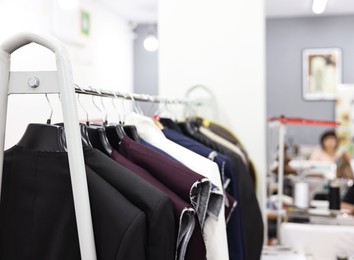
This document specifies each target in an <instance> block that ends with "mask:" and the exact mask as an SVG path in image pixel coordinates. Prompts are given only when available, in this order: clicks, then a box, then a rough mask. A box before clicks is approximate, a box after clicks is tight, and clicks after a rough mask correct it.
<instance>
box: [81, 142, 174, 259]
mask: <svg viewBox="0 0 354 260" xmlns="http://www.w3.org/2000/svg"><path fill="white" fill-rule="evenodd" d="M124 138H125V137H123V139H124ZM126 138H128V137H126ZM84 157H85V164H86V165H87V166H88V167H90V168H91V169H92V170H93V171H95V172H96V173H97V174H98V175H100V176H101V177H102V178H103V179H104V180H106V181H107V182H108V183H109V184H111V185H112V186H113V187H114V188H115V189H117V190H118V191H119V192H120V193H121V194H122V195H123V196H125V197H126V198H127V199H128V200H129V201H130V202H131V203H132V204H134V205H135V206H136V207H138V208H139V209H140V210H142V211H143V212H144V213H145V216H146V220H147V223H146V224H147V259H151V260H155V259H156V260H167V259H171V260H173V259H174V257H175V238H176V235H175V219H174V214H173V205H172V202H171V200H170V199H169V197H168V196H167V195H166V194H165V193H164V192H162V191H161V190H159V189H157V188H156V187H155V186H153V185H151V184H150V183H148V182H147V181H145V180H144V179H142V178H141V177H139V176H137V175H136V174H134V173H133V172H131V171H130V170H128V169H126V168H125V167H123V166H121V165H120V164H118V163H117V162H115V161H113V160H112V159H111V158H109V157H107V156H106V155H105V154H103V153H102V152H100V151H98V150H97V149H86V150H85V151H84Z"/></svg>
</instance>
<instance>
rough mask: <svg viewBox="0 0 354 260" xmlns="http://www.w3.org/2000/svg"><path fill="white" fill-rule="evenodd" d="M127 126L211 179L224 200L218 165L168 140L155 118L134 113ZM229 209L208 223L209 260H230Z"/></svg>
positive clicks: (204, 231) (221, 209)
mask: <svg viewBox="0 0 354 260" xmlns="http://www.w3.org/2000/svg"><path fill="white" fill-rule="evenodd" d="M126 124H131V125H135V126H136V128H137V131H138V134H139V136H140V137H141V138H143V139H144V140H145V141H147V142H148V143H150V144H152V145H154V146H155V147H157V148H159V149H161V150H163V151H164V152H166V153H168V154H169V155H171V156H172V157H174V158H175V159H176V160H178V161H179V162H181V163H182V164H184V165H185V166H186V167H188V168H189V169H191V170H192V171H195V172H196V173H198V174H200V175H202V176H205V177H207V178H208V179H210V181H211V182H212V183H213V184H214V185H215V186H216V187H217V188H218V189H219V191H220V193H219V195H220V197H221V198H222V200H224V198H223V186H222V182H221V176H220V172H219V169H218V166H217V164H216V163H214V162H212V161H210V160H208V159H206V158H204V157H202V156H200V155H198V154H196V153H194V152H192V151H190V150H188V149H186V148H184V147H182V146H180V145H178V144H176V143H174V142H172V141H170V140H168V139H167V138H166V137H165V136H164V134H163V133H162V132H161V130H160V129H159V128H158V127H157V126H156V125H155V123H154V122H153V121H152V119H151V118H148V117H145V116H142V115H138V114H136V113H132V114H130V115H128V116H127V117H126ZM224 215H225V209H224V204H223V203H222V205H221V208H220V212H219V215H218V216H214V217H213V216H211V215H210V214H209V217H208V218H207V219H206V220H205V223H204V227H203V233H204V239H205V245H206V250H207V259H208V260H229V253H228V245H227V235H226V223H225V217H224Z"/></svg>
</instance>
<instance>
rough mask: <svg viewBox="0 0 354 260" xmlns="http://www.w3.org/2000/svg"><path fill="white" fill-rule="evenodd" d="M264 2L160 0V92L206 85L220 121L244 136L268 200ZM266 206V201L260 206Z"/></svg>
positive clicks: (262, 193) (261, 192)
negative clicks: (213, 99)
mask: <svg viewBox="0 0 354 260" xmlns="http://www.w3.org/2000/svg"><path fill="white" fill-rule="evenodd" d="M263 9H264V3H263V1H261V0H248V1H232V0H217V1H216V0H160V1H159V19H158V22H159V39H160V50H159V51H160V53H159V55H160V58H159V62H160V63H159V68H160V70H159V87H160V94H162V95H167V96H183V95H184V93H185V92H186V91H187V89H188V88H189V87H191V86H192V85H195V84H203V85H205V86H207V87H208V88H210V90H212V91H213V92H214V94H215V96H216V99H217V103H218V108H219V116H220V118H219V121H220V122H222V123H223V124H225V125H226V126H229V127H230V128H231V129H233V131H234V132H235V133H236V134H237V135H238V136H239V138H240V139H241V140H242V142H243V143H244V145H245V146H246V148H247V150H248V152H249V154H250V156H251V158H252V159H253V160H254V162H255V165H256V168H257V171H258V174H259V184H260V185H259V186H258V187H259V190H258V195H259V198H264V197H265V176H266V150H265V149H266V148H265V144H266V111H265V108H266V107H265V99H266V93H265V50H264V49H265V15H264V10H263ZM261 203H262V204H263V203H264V202H261Z"/></svg>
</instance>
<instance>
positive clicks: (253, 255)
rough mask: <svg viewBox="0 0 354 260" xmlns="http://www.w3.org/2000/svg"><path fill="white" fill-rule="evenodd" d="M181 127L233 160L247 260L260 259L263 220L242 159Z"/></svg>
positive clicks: (196, 138)
mask: <svg viewBox="0 0 354 260" xmlns="http://www.w3.org/2000/svg"><path fill="white" fill-rule="evenodd" d="M179 126H180V127H181V129H182V131H183V133H184V134H186V135H187V136H189V137H191V138H194V139H195V140H197V141H199V142H201V143H203V144H205V145H206V146H209V147H211V148H212V149H215V150H216V151H218V152H220V153H222V154H224V155H225V156H227V157H229V159H230V160H231V162H232V165H233V168H234V170H235V172H237V173H238V175H237V176H238V187H239V191H240V200H239V201H238V202H239V203H240V206H241V209H242V210H241V215H242V223H243V228H244V236H245V246H246V250H245V256H246V259H247V260H248V259H249V260H258V259H260V255H261V252H262V248H263V229H264V226H263V219H262V214H261V211H260V208H259V205H258V200H257V197H256V194H255V191H254V188H253V187H254V186H253V182H252V179H251V176H250V174H249V172H248V169H247V168H246V166H245V164H244V163H243V161H242V159H241V157H240V156H239V155H238V154H236V153H235V152H234V151H231V150H230V149H228V148H227V147H224V146H222V145H220V144H218V143H215V142H214V141H213V140H210V139H209V138H207V137H206V136H204V135H202V134H201V133H200V132H198V131H197V130H195V131H194V132H191V131H188V129H187V128H186V127H185V124H179Z"/></svg>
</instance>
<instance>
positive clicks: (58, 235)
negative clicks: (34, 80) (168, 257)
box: [0, 146, 147, 260]
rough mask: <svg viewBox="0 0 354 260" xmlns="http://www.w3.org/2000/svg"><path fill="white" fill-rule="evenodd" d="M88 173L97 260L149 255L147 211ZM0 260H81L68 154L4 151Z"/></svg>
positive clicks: (0, 212) (131, 258)
mask: <svg viewBox="0 0 354 260" xmlns="http://www.w3.org/2000/svg"><path fill="white" fill-rule="evenodd" d="M86 174H87V181H88V188H89V195H90V204H91V211H92V220H93V228H94V235H95V243H96V249H97V256H98V259H100V260H112V259H114V260H127V259H129V260H138V259H139V260H140V259H142V260H143V259H146V258H145V255H146V252H145V249H146V247H147V245H146V218H145V214H144V213H143V212H142V211H141V210H140V209H138V208H137V207H135V206H134V205H133V204H132V203H130V202H129V201H128V200H127V199H126V198H125V197H124V196H122V195H121V193H120V192H119V191H117V190H116V189H114V188H113V187H112V186H111V185H110V184H108V183H107V182H106V181H105V180H103V179H102V178H101V177H100V176H99V175H97V174H96V173H95V172H94V171H93V170H92V169H90V168H89V167H86ZM87 217H88V218H89V217H91V216H87ZM0 259H2V260H14V259H16V260H28V259H35V260H63V259H65V260H80V259H81V258H80V251H79V243H78V236H77V226H76V220H75V212H74V205H73V197H72V189H71V181H70V173H69V165H68V158H67V153H61V152H38V151H30V150H25V149H23V148H19V147H16V146H15V147H13V148H11V149H9V150H7V151H6V152H5V159H4V167H3V183H2V192H1V204H0Z"/></svg>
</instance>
